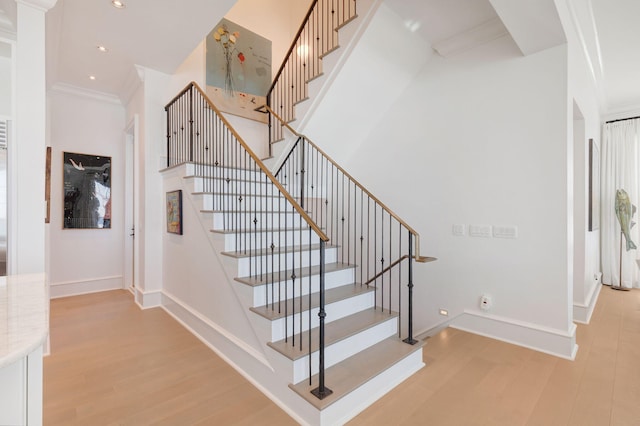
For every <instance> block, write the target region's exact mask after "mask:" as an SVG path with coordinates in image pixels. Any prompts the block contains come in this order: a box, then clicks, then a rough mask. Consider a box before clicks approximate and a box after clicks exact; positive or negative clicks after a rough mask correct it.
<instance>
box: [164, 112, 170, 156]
mask: <svg viewBox="0 0 640 426" xmlns="http://www.w3.org/2000/svg"><path fill="white" fill-rule="evenodd" d="M164 112H165V113H166V117H167V167H169V166H171V157H170V155H171V127H170V122H169V121H170V120H169V107H168V106H166V107H164Z"/></svg>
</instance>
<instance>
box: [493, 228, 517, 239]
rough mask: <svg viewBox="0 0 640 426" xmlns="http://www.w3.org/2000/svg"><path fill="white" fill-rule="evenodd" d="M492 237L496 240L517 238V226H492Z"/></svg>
mask: <svg viewBox="0 0 640 426" xmlns="http://www.w3.org/2000/svg"><path fill="white" fill-rule="evenodd" d="M493 236H494V237H496V238H518V227H517V226H494V227H493Z"/></svg>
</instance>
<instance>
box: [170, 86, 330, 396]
mask: <svg viewBox="0 0 640 426" xmlns="http://www.w3.org/2000/svg"><path fill="white" fill-rule="evenodd" d="M165 111H166V119H167V167H172V166H176V165H180V164H184V163H190V164H192V165H193V167H194V175H195V176H197V177H199V179H200V181H201V182H202V183H201V185H200V187H199V188H198V189H197V191H199V192H200V193H201V194H202V196H203V197H208V199H209V207H210V209H209V210H210V211H211V212H212V213H214V227H215V228H217V229H219V230H221V231H222V232H226V233H233V234H235V237H234V239H235V241H234V243H233V244H234V246H235V256H236V257H241V258H244V259H245V260H246V259H248V262H247V263H248V270H247V271H245V274H246V275H247V276H245V277H242V279H243V280H244V282H246V283H249V284H252V285H258V284H262V285H263V286H264V288H265V291H264V305H265V306H267V307H268V308H269V309H270V310H271V311H272V312H278V313H284V318H285V325H284V329H285V340H286V341H287V342H288V343H289V344H290V345H291V346H292V347H294V348H296V349H299V350H300V351H302V350H303V349H304V347H305V345H306V347H307V348H308V350H309V378H310V380H311V376H312V362H311V354H312V349H311V347H312V340H311V339H312V338H311V333H308V338H307V339H303V338H302V336H303V330H304V329H305V328H309V329H310V328H311V327H312V326H311V324H312V323H313V321H312V317H311V311H312V309H311V308H309V309H308V315H307V317H306V318H304V315H303V314H302V313H303V311H304V310H305V306H307V305H308V306H309V307H311V306H312V297H311V293H312V292H317V291H319V293H320V297H319V299H320V306H319V313H318V321H319V334H320V339H322V340H323V339H324V317H325V316H326V314H325V311H324V303H325V302H324V287H325V269H324V266H325V260H324V259H325V251H326V246H327V242H328V241H329V237H328V236H327V235H326V234H325V233H324V232H323V230H322V229H320V227H318V225H317V224H316V223H315V222H314V221H313V220H312V219H311V217H310V216H309V215H308V214H307V212H305V211H304V209H303V208H302V206H300V205H299V203H298V202H297V201H296V200H295V199H294V198H293V197H292V196H291V195H290V194H289V192H288V191H287V190H286V189H285V188H284V187H283V185H282V184H281V183H280V182H279V181H278V180H277V179H276V178H275V177H274V176H273V175H272V173H271V172H270V171H269V169H268V168H267V167H266V166H265V165H264V164H263V163H262V161H261V160H260V159H259V158H258V157H257V156H256V154H255V153H254V152H253V151H252V150H251V149H250V148H249V146H248V145H247V144H246V143H245V141H244V140H243V139H242V138H241V137H240V136H239V135H238V133H237V132H236V130H235V129H234V128H233V127H232V126H231V125H230V124H229V122H228V121H227V120H226V119H225V117H224V115H222V114H221V113H220V111H219V110H218V109H217V108H216V106H215V105H214V104H213V103H212V102H211V101H210V100H209V98H208V97H207V96H206V94H205V93H204V92H203V91H202V89H201V88H200V87H199V86H198V85H197V84H196V83H193V82H192V83H190V84H189V85H187V87H185V89H184V90H182V91H181V92H180V93H179V94H178V95H177V96H176V97H175V98H174V99H172V100H171V101H170V102H169V103H168V104H167V105H166V107H165ZM288 229H292V230H293V232H291V231H289V232H285V230H288ZM301 246H310V250H309V252H308V255H307V254H305V255H303V254H302V251H301V250H298V251H296V250H295V249H296V248H297V247H301ZM311 249H313V251H314V254H313V256H316V257H317V258H318V259H319V262H318V263H319V266H318V268H319V280H318V281H319V282H318V287H319V289H318V290H316V289H315V287H314V285H313V283H312V274H311V269H312V267H311V264H312V263H313V261H314V259H313V258H312V250H311ZM288 300H292V301H293V302H290V303H287V301H288ZM303 340H306V342H304V341H303ZM318 357H319V360H318V364H319V365H318V371H319V373H318V374H319V375H320V382H321V384H320V387H319V388H318V389H319V390H317V391H314V392H316V394H317V395H319V396H321V397H324V396H326V395H329V394H330V393H331V390H329V389H328V388H327V387H326V386H325V385H324V347H322V348H320V350H319V355H318Z"/></svg>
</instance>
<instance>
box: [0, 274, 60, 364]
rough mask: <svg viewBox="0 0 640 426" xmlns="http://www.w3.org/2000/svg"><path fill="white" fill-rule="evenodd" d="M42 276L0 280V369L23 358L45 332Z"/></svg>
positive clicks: (42, 338) (44, 302)
mask: <svg viewBox="0 0 640 426" xmlns="http://www.w3.org/2000/svg"><path fill="white" fill-rule="evenodd" d="M44 281H45V280H44V274H28V275H15V276H9V277H0V368H2V367H5V366H6V365H9V364H11V363H13V362H15V361H17V360H19V359H21V358H24V357H25V356H27V355H28V354H29V353H31V352H32V351H33V350H35V349H36V348H37V347H38V346H40V345H41V344H42V343H43V342H44V341H45V339H46V337H47V334H48V332H49V313H48V297H47V289H46V286H45V282H44Z"/></svg>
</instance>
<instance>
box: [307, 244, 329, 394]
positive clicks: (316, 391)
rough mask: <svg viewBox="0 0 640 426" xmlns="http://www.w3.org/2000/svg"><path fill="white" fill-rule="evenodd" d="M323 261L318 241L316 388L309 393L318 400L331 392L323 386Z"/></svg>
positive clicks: (324, 313)
mask: <svg viewBox="0 0 640 426" xmlns="http://www.w3.org/2000/svg"><path fill="white" fill-rule="evenodd" d="M324 259H325V242H324V240H322V239H321V240H320V301H319V302H320V303H319V305H320V306H319V311H318V318H319V320H320V321H319V326H318V331H319V345H318V364H319V365H318V381H319V383H318V387H317V388H315V389H313V390H312V391H311V393H312V394H313V395H315V396H316V397H317V398H319V399H324V398H326V397H327V396H329V395H331V394H332V393H333V391H332V390H331V389H329V388H328V387H326V386H325V384H324V319H325V317H326V316H327V314H326V312H325V310H324V303H325V299H324V284H325V283H324V279H325V269H324V264H325V263H324Z"/></svg>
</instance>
